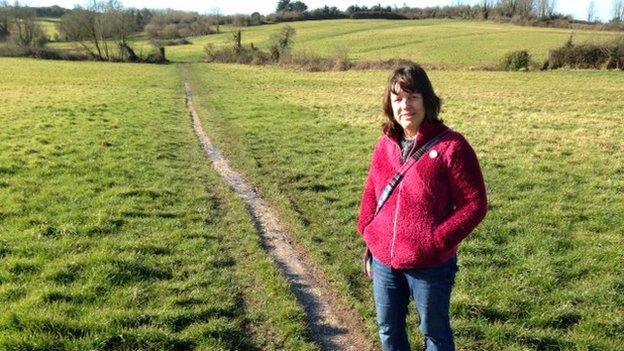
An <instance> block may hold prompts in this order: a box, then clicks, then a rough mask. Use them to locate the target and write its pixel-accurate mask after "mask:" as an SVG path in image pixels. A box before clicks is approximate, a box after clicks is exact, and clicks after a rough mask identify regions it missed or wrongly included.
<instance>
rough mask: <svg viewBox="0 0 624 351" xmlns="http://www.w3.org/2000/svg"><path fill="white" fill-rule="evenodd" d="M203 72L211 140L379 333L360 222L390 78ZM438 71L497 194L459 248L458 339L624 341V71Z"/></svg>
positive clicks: (508, 346) (601, 346)
mask: <svg viewBox="0 0 624 351" xmlns="http://www.w3.org/2000/svg"><path fill="white" fill-rule="evenodd" d="M389 24H390V23H389ZM310 25H313V24H310ZM440 25H442V24H440ZM449 25H455V24H449ZM514 28H515V27H514ZM521 28H524V27H521ZM529 30H533V29H529ZM538 32H539V31H538ZM562 37H564V35H563V34H562ZM192 72H193V74H192V77H193V82H192V83H193V86H194V90H195V102H196V105H197V106H196V107H198V110H199V113H200V115H201V116H203V118H204V120H205V125H206V129H207V132H208V134H210V135H211V137H212V138H213V139H214V141H215V142H216V144H217V145H218V147H220V148H221V149H222V150H223V151H224V153H225V154H226V155H227V156H228V157H229V158H230V159H231V163H232V165H233V167H234V168H235V169H239V170H240V171H242V172H243V173H244V174H246V175H247V176H248V177H249V178H250V179H252V180H253V182H254V183H255V184H256V185H257V187H258V188H259V191H260V192H261V193H262V194H263V196H266V197H267V198H268V199H269V201H270V202H272V203H275V204H276V205H277V207H278V208H279V210H280V211H281V213H282V215H283V217H284V218H285V219H286V222H287V225H288V226H289V227H290V231H291V233H293V235H294V236H295V238H296V240H298V241H300V242H301V243H303V244H304V245H305V247H307V249H308V250H309V252H310V253H311V256H312V257H313V259H314V260H315V261H316V262H318V264H319V265H320V266H321V267H322V268H323V270H324V271H325V272H327V275H328V280H330V281H332V282H334V284H335V286H336V289H338V290H339V291H341V292H342V293H344V294H345V295H346V296H348V298H349V299H350V301H351V302H352V303H353V304H354V306H356V308H357V309H358V310H359V311H360V313H361V314H362V315H363V316H364V317H365V318H366V319H367V321H368V322H369V327H370V330H369V331H370V334H371V337H373V338H374V337H375V330H376V329H375V326H374V310H373V304H372V298H371V287H370V283H369V282H368V281H367V280H366V279H365V278H364V277H363V276H362V274H361V273H360V272H359V267H358V262H359V259H360V254H361V250H362V247H363V243H362V240H361V239H360V238H359V237H358V236H357V234H356V233H355V223H356V218H357V211H358V205H359V200H360V196H361V191H362V186H363V183H364V179H365V176H366V172H367V170H368V165H369V160H370V156H371V151H372V148H373V146H374V144H375V141H376V140H377V138H378V137H379V135H380V131H379V124H380V122H381V118H380V109H379V108H380V95H381V93H382V90H383V85H384V83H385V80H386V79H387V74H388V72H378V71H373V72H338V73H336V72H330V73H302V72H296V71H285V70H278V69H271V68H261V67H248V66H236V65H207V64H194V65H192ZM431 78H432V80H433V82H434V85H435V87H436V88H437V91H438V93H439V94H440V95H441V96H442V97H443V99H444V103H445V107H444V113H443V115H442V117H443V118H444V119H445V120H446V122H447V124H448V125H449V126H451V127H452V128H455V129H457V130H459V131H461V132H462V133H464V135H465V136H466V137H467V138H468V139H469V140H470V141H471V143H472V145H473V146H474V148H475V149H476V151H477V153H478V155H479V157H480V160H481V164H482V166H483V169H484V173H485V178H486V182H487V187H488V192H489V199H490V212H489V214H488V216H487V218H486V220H485V222H484V223H483V224H482V225H481V226H480V227H479V228H478V229H477V230H476V232H475V233H473V235H472V236H471V238H470V239H468V241H467V242H465V243H464V244H463V246H462V247H461V252H460V259H459V262H460V263H459V264H460V273H459V275H458V281H457V285H456V289H455V292H454V297H453V305H452V316H453V321H454V327H455V331H456V336H457V343H458V345H459V347H460V349H461V350H605V351H606V350H612V351H617V350H621V340H622V339H623V338H624V299H623V296H624V283H623V282H622V276H624V267H623V266H622V257H624V248H623V246H622V240H623V239H624V236H623V232H622V228H623V227H624V218H623V217H622V213H624V203H623V202H622V201H620V199H621V194H622V192H623V191H624V177H623V176H622V175H623V174H624V153H623V151H624V150H623V149H624V142H623V141H622V140H624V127H623V126H622V116H621V111H623V110H624V100H623V99H621V96H624V76H622V74H621V73H619V72H589V71H577V72H548V73H504V72H431ZM415 315H416V314H415V313H414V314H412V317H411V318H412V326H413V325H415V323H416V322H415V318H416V317H415ZM412 335H413V336H415V335H418V332H417V331H416V330H415V328H413V332H412ZM412 342H413V345H416V347H419V345H422V341H421V340H420V339H419V338H416V337H414V338H413V340H412ZM416 349H417V350H418V348H416Z"/></svg>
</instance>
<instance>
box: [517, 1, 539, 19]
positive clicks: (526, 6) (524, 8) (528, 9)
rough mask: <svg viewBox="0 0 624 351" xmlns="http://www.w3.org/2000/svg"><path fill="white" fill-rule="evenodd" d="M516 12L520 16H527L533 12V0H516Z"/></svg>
mask: <svg viewBox="0 0 624 351" xmlns="http://www.w3.org/2000/svg"><path fill="white" fill-rule="evenodd" d="M516 3H517V14H518V15H520V17H522V18H529V17H531V15H532V14H533V7H534V5H535V1H534V0H517V1H516Z"/></svg>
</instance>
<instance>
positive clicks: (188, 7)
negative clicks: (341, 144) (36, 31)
mask: <svg viewBox="0 0 624 351" xmlns="http://www.w3.org/2000/svg"><path fill="white" fill-rule="evenodd" d="M293 1H294V0H293ZM555 1H556V5H557V12H560V13H563V14H569V15H572V16H574V17H575V18H577V19H583V20H584V19H587V9H588V7H589V3H590V1H591V0H555ZM593 1H594V4H595V15H596V17H597V18H598V19H600V20H602V21H608V20H609V19H610V18H611V17H612V16H611V9H612V7H611V3H612V0H593ZM10 2H11V1H10ZM121 2H122V3H123V5H124V6H125V7H136V8H144V7H147V8H151V9H157V8H163V9H164V8H171V9H176V10H185V11H196V12H199V13H210V12H212V11H214V9H217V8H218V9H219V10H220V12H221V13H222V14H226V15H229V14H236V13H244V14H251V13H252V12H255V11H257V12H260V13H261V14H265V15H266V14H269V13H272V12H274V11H275V7H276V5H277V0H254V1H241V0H238V1H236V0H213V1H196V0H195V1H193V0H176V1H171V0H169V1H167V0H121ZM303 2H304V3H305V4H306V5H308V8H309V9H315V8H318V7H323V6H325V5H327V6H336V7H337V8H339V9H341V10H344V9H346V8H347V7H349V6H350V5H360V6H362V5H365V6H368V7H370V6H373V5H376V4H381V5H382V6H388V5H389V6H395V5H396V6H399V7H401V6H403V5H404V4H406V5H407V6H410V7H427V6H445V5H452V4H456V3H458V0H448V1H445V0H437V1H436V0H390V1H384V0H371V1H369V0H303ZM459 2H461V3H464V4H466V3H469V4H477V3H479V2H480V1H479V0H460V1H459ZM20 3H22V4H25V5H29V6H52V5H58V6H61V7H65V8H72V7H74V5H75V4H80V5H84V4H85V3H86V1H85V0H80V1H76V0H22V1H20Z"/></svg>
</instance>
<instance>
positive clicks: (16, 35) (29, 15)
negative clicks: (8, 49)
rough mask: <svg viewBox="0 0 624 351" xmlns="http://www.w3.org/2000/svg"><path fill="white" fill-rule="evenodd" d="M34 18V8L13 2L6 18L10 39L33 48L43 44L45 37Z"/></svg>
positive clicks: (45, 40)
mask: <svg viewBox="0 0 624 351" xmlns="http://www.w3.org/2000/svg"><path fill="white" fill-rule="evenodd" d="M36 18H37V15H36V13H35V10H34V9H32V8H28V7H22V6H21V5H20V4H19V3H18V2H15V5H13V7H12V8H11V9H10V12H9V14H8V20H7V21H8V28H9V33H10V39H11V41H12V42H13V43H15V44H17V45H19V46H21V47H30V48H33V47H41V46H43V45H45V43H46V42H47V38H46V36H45V33H44V32H43V29H41V26H39V24H38V23H37V22H36Z"/></svg>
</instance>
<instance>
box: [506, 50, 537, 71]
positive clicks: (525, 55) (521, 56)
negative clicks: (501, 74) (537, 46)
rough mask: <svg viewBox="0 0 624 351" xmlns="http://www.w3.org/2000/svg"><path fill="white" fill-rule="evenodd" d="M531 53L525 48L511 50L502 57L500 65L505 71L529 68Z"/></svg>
mask: <svg viewBox="0 0 624 351" xmlns="http://www.w3.org/2000/svg"><path fill="white" fill-rule="evenodd" d="M530 64H531V54H529V52H528V51H526V50H519V51H512V52H510V53H508V54H507V55H505V57H504V58H503V62H502V66H503V69H504V70H506V71H519V70H529V65H530Z"/></svg>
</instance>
